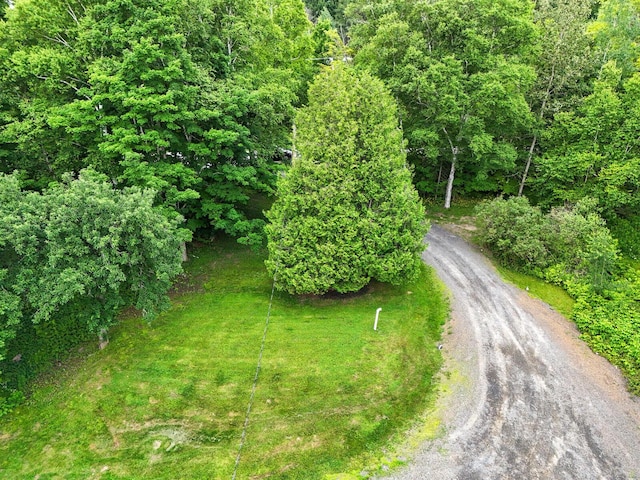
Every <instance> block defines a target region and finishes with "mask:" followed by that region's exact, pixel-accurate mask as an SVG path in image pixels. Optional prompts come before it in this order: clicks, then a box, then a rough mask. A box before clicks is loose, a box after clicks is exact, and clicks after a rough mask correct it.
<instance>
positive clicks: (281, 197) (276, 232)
mask: <svg viewBox="0 0 640 480" xmlns="http://www.w3.org/2000/svg"><path fill="white" fill-rule="evenodd" d="M296 125H297V137H296V139H295V140H296V141H295V143H296V148H297V149H298V151H299V154H300V156H299V158H295V159H294V161H293V165H292V167H291V169H290V170H289V171H288V172H287V174H286V176H285V177H284V178H282V179H281V180H280V182H279V184H278V198H277V200H276V202H275V203H274V205H273V208H272V209H271V210H270V211H269V212H268V214H267V216H268V219H269V220H270V221H271V224H270V225H268V226H267V237H268V240H269V259H268V261H267V262H266V263H267V267H268V268H269V270H270V272H271V273H276V274H277V277H276V278H277V286H278V287H279V288H280V289H282V290H286V291H288V292H290V293H293V294H300V293H314V294H324V293H326V292H328V291H337V292H341V293H343V292H350V291H357V290H359V289H361V288H362V287H364V286H365V285H366V284H367V283H369V281H370V280H371V279H376V280H379V281H382V282H390V283H394V284H398V283H401V282H403V281H405V280H407V279H411V278H413V277H414V276H415V275H416V274H417V272H418V269H419V265H420V255H419V254H420V252H421V251H422V250H423V248H424V245H423V244H422V238H423V236H424V234H425V233H426V231H427V228H428V227H427V225H426V223H425V221H424V209H423V207H422V205H421V203H420V201H419V198H418V195H417V192H416V191H415V189H414V188H413V186H412V184H411V173H410V171H409V170H408V168H407V167H406V163H405V160H406V159H405V150H404V142H403V139H402V132H401V131H400V130H399V128H398V121H397V111H396V106H395V103H394V100H393V98H392V97H391V95H390V94H389V92H388V90H387V89H386V88H385V86H384V85H383V84H382V82H381V81H379V80H377V79H375V78H373V77H372V76H370V75H369V74H367V73H356V72H355V71H354V70H353V69H352V68H350V67H348V66H346V65H344V64H342V63H335V64H333V65H332V66H331V67H328V68H326V69H325V70H324V71H323V72H322V73H321V74H320V75H319V76H318V77H317V79H316V80H315V81H314V83H313V84H312V86H311V88H310V90H309V106H308V107H306V108H303V109H301V110H300V111H299V112H298V116H297V121H296Z"/></svg>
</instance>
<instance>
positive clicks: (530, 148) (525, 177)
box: [518, 135, 538, 197]
mask: <svg viewBox="0 0 640 480" xmlns="http://www.w3.org/2000/svg"><path fill="white" fill-rule="evenodd" d="M537 142H538V137H537V136H536V135H534V136H533V140H532V141H531V147H529V155H527V164H526V165H525V167H524V173H523V174H522V180H520V188H518V196H519V197H521V196H522V191H523V190H524V182H526V181H527V175H528V174H529V167H531V159H532V158H533V150H534V149H535V148H536V143H537Z"/></svg>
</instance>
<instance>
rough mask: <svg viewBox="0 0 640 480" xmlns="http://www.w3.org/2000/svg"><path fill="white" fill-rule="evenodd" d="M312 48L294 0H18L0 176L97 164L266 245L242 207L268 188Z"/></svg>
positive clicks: (6, 32) (0, 84)
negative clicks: (201, 0) (69, 0)
mask: <svg viewBox="0 0 640 480" xmlns="http://www.w3.org/2000/svg"><path fill="white" fill-rule="evenodd" d="M315 47H316V45H315V42H314V39H313V38H312V26H311V23H310V22H309V21H308V20H307V18H306V16H305V13H304V7H303V4H302V2H301V1H300V0H278V1H276V2H267V1H257V2H256V1H251V2H250V1H246V0H234V1H231V2H200V1H194V0H169V1H159V0H152V1H147V0H145V1H140V0H133V1H123V0H108V1H105V2H88V3H87V2H85V3H79V2H66V1H62V0H33V1H30V2H20V5H18V6H17V7H16V9H14V10H12V11H11V12H10V15H9V16H8V19H7V21H6V22H3V23H2V24H0V90H1V94H0V172H5V173H11V172H13V171H14V170H19V171H20V172H21V173H22V176H23V178H24V179H25V180H28V181H29V185H30V186H32V187H35V188H38V189H41V188H44V187H45V186H46V185H47V183H48V182H49V181H50V180H60V179H61V178H62V175H63V174H64V173H65V172H76V173H77V172H78V171H79V170H81V169H82V168H85V167H87V166H92V167H93V168H95V169H96V170H98V171H100V172H102V173H105V174H107V175H108V176H109V177H110V179H111V180H112V181H114V182H121V183H123V184H124V185H126V186H134V185H135V186H140V187H143V188H153V189H155V190H156V191H157V192H158V197H157V198H156V203H157V204H160V205H163V206H164V207H166V208H167V209H175V210H176V211H177V212H179V213H180V214H181V215H183V216H185V217H187V218H188V219H189V222H188V224H187V225H188V227H189V228H191V229H192V230H194V229H196V228H203V229H207V230H212V229H213V230H223V231H226V232H227V233H231V234H233V235H235V236H237V237H240V238H244V240H245V241H249V242H252V243H259V242H260V241H261V240H262V237H261V231H262V226H263V222H261V221H255V220H254V219H249V218H247V216H246V214H245V207H246V204H247V202H248V201H249V198H250V197H251V195H252V194H253V193H255V192H256V191H258V192H266V193H271V192H272V191H273V189H274V185H275V178H276V175H275V170H276V167H275V165H274V164H273V162H272V157H273V156H274V154H276V153H277V152H278V151H280V149H283V148H288V147H289V145H290V125H291V120H292V116H293V112H294V108H293V107H294V106H295V105H296V104H297V103H298V102H299V101H300V100H301V99H302V98H304V93H305V91H306V85H307V82H308V81H309V79H310V78H311V77H312V76H313V74H314V72H315V66H314V63H313V62H310V61H309V60H310V59H311V58H312V57H313V53H314V49H315Z"/></svg>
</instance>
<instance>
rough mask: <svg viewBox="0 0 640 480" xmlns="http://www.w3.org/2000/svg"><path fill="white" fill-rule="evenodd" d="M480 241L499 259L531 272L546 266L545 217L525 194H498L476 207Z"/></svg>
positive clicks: (547, 254)
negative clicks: (517, 195) (508, 196)
mask: <svg viewBox="0 0 640 480" xmlns="http://www.w3.org/2000/svg"><path fill="white" fill-rule="evenodd" d="M476 215H477V221H478V227H479V236H480V240H481V241H482V242H483V243H484V244H485V245H486V246H487V247H488V248H489V249H490V250H491V251H492V252H493V254H494V255H496V257H498V258H499V259H500V260H501V261H502V262H504V263H506V264H508V265H510V266H512V267H516V268H519V269H521V270H525V271H527V272H530V273H533V272H535V271H540V269H542V268H544V267H545V266H547V262H548V256H549V253H548V251H547V247H546V245H545V244H544V242H543V235H542V231H543V227H544V222H545V218H544V215H543V214H542V212H541V211H540V209H539V208H538V207H534V206H532V205H530V204H529V201H528V200H527V199H526V198H525V197H512V198H509V199H508V200H505V199H504V198H502V197H500V198H497V199H495V200H493V201H485V202H482V203H480V204H479V205H478V206H477V207H476Z"/></svg>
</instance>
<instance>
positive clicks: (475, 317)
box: [385, 226, 640, 480]
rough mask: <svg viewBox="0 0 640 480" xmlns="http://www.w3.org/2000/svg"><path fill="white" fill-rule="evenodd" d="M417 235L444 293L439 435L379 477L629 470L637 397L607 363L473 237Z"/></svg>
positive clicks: (600, 475) (637, 457)
mask: <svg viewBox="0 0 640 480" xmlns="http://www.w3.org/2000/svg"><path fill="white" fill-rule="evenodd" d="M427 241H428V242H429V247H428V248H427V250H426V252H425V253H424V260H425V261H426V262H427V263H428V264H430V265H432V266H433V267H435V269H436V270H437V272H438V274H439V276H440V278H441V279H442V280H443V281H444V283H445V284H446V285H447V287H448V288H449V290H450V291H451V306H452V318H451V321H450V323H449V325H448V327H447V330H448V331H449V333H448V334H445V337H444V339H443V345H444V348H443V352H444V354H445V367H444V368H445V371H449V372H455V375H452V376H455V377H456V378H457V380H456V381H454V382H450V385H449V386H448V388H447V390H448V392H447V393H445V394H443V395H441V397H440V398H439V400H438V405H437V409H438V410H439V411H440V412H441V415H442V426H443V434H442V435H440V436H439V437H438V438H437V439H436V440H432V441H428V442H427V443H425V444H424V445H422V446H421V447H420V449H419V450H418V452H417V453H416V455H415V457H414V458H413V459H412V460H411V461H410V462H409V465H408V467H407V468H405V469H403V470H400V471H398V472H397V473H395V475H394V476H391V477H385V478H387V479H396V480H413V479H438V480H446V479H464V480H466V479H581V480H588V479H607V480H609V479H623V478H640V399H638V398H637V397H634V398H632V397H631V396H630V395H629V394H628V393H627V392H626V390H625V386H624V380H623V378H622V377H621V375H620V373H619V372H618V370H617V369H616V368H615V367H613V366H612V365H611V364H609V363H608V362H607V361H606V360H604V359H603V358H601V357H599V356H598V355H596V354H594V353H593V352H591V350H589V348H588V347H587V346H586V345H585V344H584V343H583V342H582V341H581V340H580V339H579V335H578V332H577V331H576V328H575V326H574V325H573V324H572V323H571V322H569V321H568V320H566V319H565V318H564V317H562V316H561V315H560V314H558V313H557V312H555V311H554V310H552V309H551V308H550V307H549V306H548V305H546V304H545V303H543V302H541V301H538V300H536V299H533V298H531V297H530V296H529V295H528V294H526V292H523V291H521V290H519V289H517V288H515V287H513V286H511V285H507V284H505V283H504V282H503V281H502V280H501V279H500V277H499V276H498V274H497V273H496V272H495V270H494V269H493V267H492V266H491V265H490V263H489V262H488V261H487V260H486V258H485V257H484V256H483V255H482V254H481V253H480V252H478V251H477V249H476V248H475V247H472V246H470V245H469V244H468V243H466V242H465V241H464V240H462V239H461V238H460V237H458V236H456V235H453V234H451V233H449V232H448V231H446V230H444V229H443V228H440V227H438V226H433V227H432V228H431V231H430V233H429V235H428V237H427Z"/></svg>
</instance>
